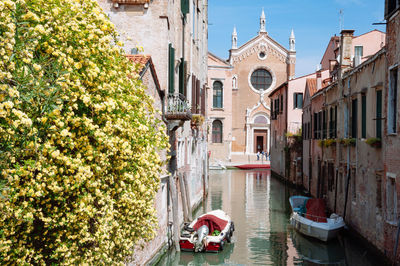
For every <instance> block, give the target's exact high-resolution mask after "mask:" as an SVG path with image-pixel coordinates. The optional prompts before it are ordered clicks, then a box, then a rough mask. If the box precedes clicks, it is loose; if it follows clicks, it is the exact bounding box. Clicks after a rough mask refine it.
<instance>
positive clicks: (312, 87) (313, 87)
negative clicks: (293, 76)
mask: <svg viewBox="0 0 400 266" xmlns="http://www.w3.org/2000/svg"><path fill="white" fill-rule="evenodd" d="M306 87H307V89H308V94H309V95H310V97H311V96H313V95H314V94H315V93H316V92H317V79H315V78H311V79H307V80H306Z"/></svg>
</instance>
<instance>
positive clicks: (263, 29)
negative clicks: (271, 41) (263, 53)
mask: <svg viewBox="0 0 400 266" xmlns="http://www.w3.org/2000/svg"><path fill="white" fill-rule="evenodd" d="M265 24H266V19H265V13H264V8H263V9H262V13H261V17H260V32H259V33H262V32H267V30H266V27H265Z"/></svg>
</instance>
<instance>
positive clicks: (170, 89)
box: [168, 43, 175, 94]
mask: <svg viewBox="0 0 400 266" xmlns="http://www.w3.org/2000/svg"><path fill="white" fill-rule="evenodd" d="M168 50H169V51H168V57H169V62H168V93H171V94H173V93H174V92H175V88H174V86H175V71H174V68H175V48H173V47H172V43H170V44H169V49H168Z"/></svg>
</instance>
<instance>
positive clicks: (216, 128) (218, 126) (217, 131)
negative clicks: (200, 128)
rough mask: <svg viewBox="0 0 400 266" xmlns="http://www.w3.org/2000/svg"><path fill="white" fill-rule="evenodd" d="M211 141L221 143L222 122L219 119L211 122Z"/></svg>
mask: <svg viewBox="0 0 400 266" xmlns="http://www.w3.org/2000/svg"><path fill="white" fill-rule="evenodd" d="M212 142H213V143H222V122H221V121H220V120H215V121H214V122H213V123H212Z"/></svg>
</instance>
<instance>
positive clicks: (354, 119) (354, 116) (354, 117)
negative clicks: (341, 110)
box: [351, 99, 358, 138]
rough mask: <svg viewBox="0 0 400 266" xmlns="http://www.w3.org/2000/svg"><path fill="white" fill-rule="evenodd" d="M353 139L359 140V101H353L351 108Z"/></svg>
mask: <svg viewBox="0 0 400 266" xmlns="http://www.w3.org/2000/svg"><path fill="white" fill-rule="evenodd" d="M351 116H352V117H351V137H352V138H357V123H358V115H357V99H353V100H352V106H351Z"/></svg>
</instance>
